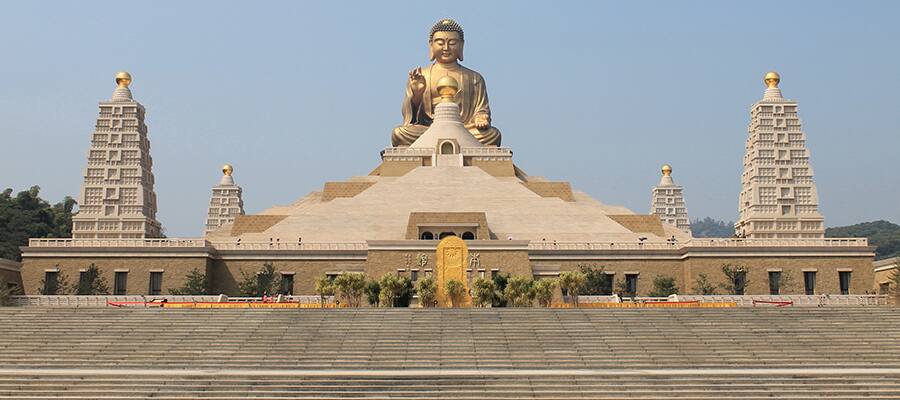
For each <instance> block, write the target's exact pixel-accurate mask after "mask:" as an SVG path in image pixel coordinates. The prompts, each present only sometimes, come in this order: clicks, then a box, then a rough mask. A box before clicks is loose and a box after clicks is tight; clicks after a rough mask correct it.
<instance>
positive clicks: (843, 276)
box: [838, 271, 850, 294]
mask: <svg viewBox="0 0 900 400" xmlns="http://www.w3.org/2000/svg"><path fill="white" fill-rule="evenodd" d="M838 280H839V281H840V284H841V294H850V271H838Z"/></svg>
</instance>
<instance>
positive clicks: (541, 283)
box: [532, 278, 557, 307]
mask: <svg viewBox="0 0 900 400" xmlns="http://www.w3.org/2000/svg"><path fill="white" fill-rule="evenodd" d="M556 285H557V281H556V279H552V278H548V279H538V280H536V281H535V282H534V285H533V286H532V290H533V291H534V295H533V297H534V298H535V299H537V301H538V304H540V305H541V307H550V305H551V303H553V293H554V291H555V290H556Z"/></svg>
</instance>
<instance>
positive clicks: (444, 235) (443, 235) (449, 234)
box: [440, 232, 456, 239]
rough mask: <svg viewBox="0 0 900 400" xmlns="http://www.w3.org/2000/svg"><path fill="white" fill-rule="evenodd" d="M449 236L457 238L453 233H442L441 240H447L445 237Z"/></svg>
mask: <svg viewBox="0 0 900 400" xmlns="http://www.w3.org/2000/svg"><path fill="white" fill-rule="evenodd" d="M447 236H456V234H455V233H453V232H441V236H440V238H441V239H443V238H445V237H447Z"/></svg>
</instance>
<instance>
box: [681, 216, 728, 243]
mask: <svg viewBox="0 0 900 400" xmlns="http://www.w3.org/2000/svg"><path fill="white" fill-rule="evenodd" d="M691 234H692V235H693V236H694V237H698V238H730V237H732V236H734V222H731V221H729V222H725V221H719V220H715V219H712V218H710V217H706V218H703V219H695V220H693V221H692V222H691Z"/></svg>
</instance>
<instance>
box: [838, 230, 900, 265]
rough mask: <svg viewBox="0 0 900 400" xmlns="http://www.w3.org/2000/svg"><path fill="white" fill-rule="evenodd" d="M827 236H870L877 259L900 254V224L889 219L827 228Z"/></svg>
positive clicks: (870, 243)
mask: <svg viewBox="0 0 900 400" xmlns="http://www.w3.org/2000/svg"><path fill="white" fill-rule="evenodd" d="M825 237H860V238H863V237H864V238H868V239H869V245H870V246H875V259H876V260H882V259H885V258H891V257H896V256H900V225H897V224H895V223H892V222H888V221H883V220H882V221H872V222H863V223H859V224H855V225H849V226H837V227H833V228H828V229H825Z"/></svg>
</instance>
